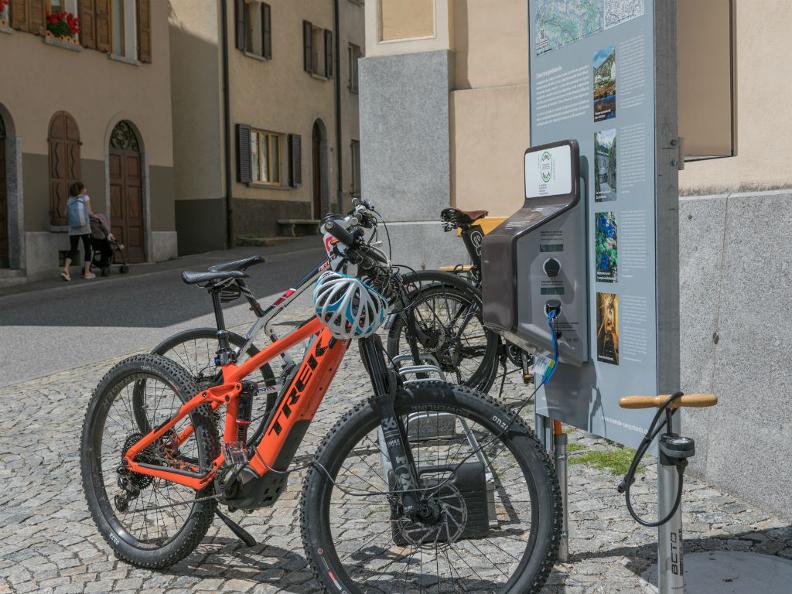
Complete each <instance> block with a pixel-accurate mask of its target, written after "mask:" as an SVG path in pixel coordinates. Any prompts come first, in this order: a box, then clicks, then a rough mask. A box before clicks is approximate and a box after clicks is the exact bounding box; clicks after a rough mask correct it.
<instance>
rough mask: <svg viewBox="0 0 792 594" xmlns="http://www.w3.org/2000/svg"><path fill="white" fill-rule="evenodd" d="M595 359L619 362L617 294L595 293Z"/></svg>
mask: <svg viewBox="0 0 792 594" xmlns="http://www.w3.org/2000/svg"><path fill="white" fill-rule="evenodd" d="M597 361H601V362H603V363H611V364H612V365H618V364H619V296H618V295H616V294H615V293H597Z"/></svg>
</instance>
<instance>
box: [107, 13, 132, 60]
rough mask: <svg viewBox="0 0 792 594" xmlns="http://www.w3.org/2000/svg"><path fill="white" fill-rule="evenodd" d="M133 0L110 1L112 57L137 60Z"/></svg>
mask: <svg viewBox="0 0 792 594" xmlns="http://www.w3.org/2000/svg"><path fill="white" fill-rule="evenodd" d="M136 12H137V10H136V6H135V0H112V5H111V8H110V15H111V22H112V35H111V37H112V40H113V41H112V43H113V48H112V51H113V55H115V56H117V57H120V58H130V59H136V58H137V23H136V16H137V15H136V14H135V13H136Z"/></svg>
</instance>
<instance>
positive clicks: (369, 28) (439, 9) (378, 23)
mask: <svg viewBox="0 0 792 594" xmlns="http://www.w3.org/2000/svg"><path fill="white" fill-rule="evenodd" d="M429 5H431V9H432V15H433V27H432V30H431V31H430V30H429V28H428V26H427V16H426V15H427V14H428V10H429V8H428V6H429ZM383 19H384V21H383ZM453 20H454V0H368V1H367V2H366V55H367V56H372V57H373V56H388V55H397V54H408V53H416V52H428V51H435V50H447V49H450V48H451V47H452V46H453V44H454V32H453V29H454V25H453ZM383 35H384V37H383Z"/></svg>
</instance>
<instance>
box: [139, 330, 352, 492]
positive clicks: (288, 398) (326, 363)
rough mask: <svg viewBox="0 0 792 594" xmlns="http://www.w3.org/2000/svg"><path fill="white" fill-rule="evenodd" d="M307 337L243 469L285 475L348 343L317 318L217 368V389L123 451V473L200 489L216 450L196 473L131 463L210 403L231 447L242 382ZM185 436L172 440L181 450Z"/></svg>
mask: <svg viewBox="0 0 792 594" xmlns="http://www.w3.org/2000/svg"><path fill="white" fill-rule="evenodd" d="M313 335H318V336H317V338H316V339H315V340H314V341H313V343H312V345H311V348H310V350H309V352H308V353H307V354H306V356H305V358H304V359H303V361H302V364H301V366H300V369H299V370H298V372H297V373H296V374H295V376H294V378H293V379H292V382H291V384H290V385H289V388H288V389H287V390H285V391H283V393H282V394H281V397H280V399H279V401H278V403H277V405H276V407H275V409H274V411H273V413H272V414H271V415H270V418H269V420H268V424H267V429H266V431H265V432H264V435H263V436H262V438H261V440H260V442H259V443H258V444H257V445H256V448H255V453H254V455H253V456H252V457H251V459H250V461H249V466H250V467H251V468H252V469H253V470H255V472H256V474H257V475H258V476H259V477H262V476H264V475H265V474H266V473H267V472H269V471H270V470H271V469H275V470H285V469H286V467H287V466H288V464H289V462H290V461H291V457H292V456H293V454H294V452H295V451H296V449H297V446H299V444H300V442H301V441H302V438H303V436H304V435H305V430H307V426H308V424H309V423H310V421H311V420H312V419H313V417H314V414H315V413H316V410H317V409H318V408H319V405H320V404H321V403H322V399H323V398H324V395H325V394H326V393H327V388H328V387H329V385H330V383H331V382H332V380H333V378H334V377H335V374H336V372H337V371H338V366H339V364H340V362H341V360H342V359H343V357H344V354H345V353H346V350H347V348H348V346H349V341H348V340H337V339H335V338H333V336H332V335H331V333H330V331H329V330H327V329H326V328H325V327H324V326H323V325H322V323H321V321H320V320H319V319H318V318H313V319H311V320H309V321H308V322H306V323H305V324H303V325H302V326H300V327H299V328H297V329H295V330H294V331H292V332H290V333H289V334H288V335H286V336H284V337H283V338H280V339H279V340H277V341H276V342H275V343H273V344H271V345H270V346H268V347H266V348H265V349H264V350H262V351H261V352H259V353H257V354H256V355H254V356H252V357H251V358H250V359H247V360H246V361H245V362H243V363H241V364H240V365H237V364H235V363H230V364H228V365H225V366H224V367H223V383H222V384H220V385H218V386H213V387H211V388H207V389H205V390H203V391H201V392H199V393H197V394H195V395H194V396H193V397H192V398H191V399H190V400H189V401H188V402H186V403H185V404H183V405H182V406H181V408H180V409H179V411H178V412H177V414H176V415H175V416H174V417H172V418H171V419H170V420H169V421H168V422H167V423H165V424H164V425H161V426H159V427H158V428H157V429H155V430H154V431H151V432H150V433H148V434H147V435H145V436H143V438H142V439H141V440H140V441H138V442H137V443H136V444H135V445H133V446H132V447H131V448H130V449H129V451H128V452H127V453H126V455H125V456H124V459H125V461H126V464H127V467H128V469H129V470H130V471H132V472H136V473H139V474H145V475H149V476H153V477H157V478H160V479H165V480H168V481H171V482H173V483H178V484H180V485H184V486H186V487H190V488H192V489H195V490H198V491H200V490H202V489H204V488H206V487H207V486H208V485H209V484H210V482H211V481H212V479H213V478H214V475H215V473H216V472H217V470H218V469H219V468H220V467H221V466H222V465H223V462H224V455H223V452H222V451H221V452H220V454H219V455H218V456H217V457H216V458H215V459H214V460H213V461H212V466H211V468H209V469H197V471H196V470H194V469H190V470H185V469H173V468H166V467H162V466H156V465H152V464H146V463H140V462H136V461H135V457H136V456H137V455H138V454H140V453H141V452H142V451H143V450H145V449H146V448H147V447H148V446H150V445H152V444H154V443H155V442H157V441H158V440H159V439H161V438H162V437H164V436H165V435H166V434H167V433H168V432H169V431H171V430H172V429H173V428H174V427H175V426H176V424H177V423H178V422H179V421H181V420H182V419H184V418H185V417H186V416H187V415H189V414H190V413H192V412H193V411H195V410H196V409H197V408H198V407H199V406H202V405H204V404H210V405H211V406H212V408H213V409H214V410H216V409H218V408H220V407H221V406H225V407H226V418H225V429H224V434H223V442H224V443H231V442H235V441H236V440H237V431H238V427H237V412H238V406H239V396H240V393H241V392H242V387H243V384H242V382H243V380H244V378H245V377H247V376H249V375H250V374H251V373H253V372H254V371H255V370H257V369H259V368H260V367H262V366H264V365H265V364H266V363H268V362H269V361H271V360H272V359H274V358H275V357H277V356H278V355H280V354H281V353H283V352H285V351H286V350H287V349H289V348H291V347H293V346H295V345H296V344H299V343H300V342H302V341H304V340H306V339H308V338H309V337H311V336H313ZM191 434H192V425H190V427H188V428H187V429H185V430H184V431H182V432H181V433H180V434H179V435H178V436H177V437H176V443H177V444H178V445H181V444H182V443H184V442H185V441H186V440H187V439H188V438H189V436H190V435H191ZM282 454H283V455H282ZM278 466H280V468H278Z"/></svg>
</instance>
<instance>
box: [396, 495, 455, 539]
mask: <svg viewBox="0 0 792 594" xmlns="http://www.w3.org/2000/svg"><path fill="white" fill-rule="evenodd" d="M422 499H423V503H424V504H425V505H426V506H427V508H428V509H431V510H433V511H434V512H435V513H434V514H433V515H434V516H435V517H434V518H428V519H427V520H426V521H416V520H413V519H411V518H409V517H407V516H406V515H404V514H403V513H402V514H401V517H399V518H398V519H397V520H395V526H394V529H395V532H396V534H397V535H398V536H401V537H402V538H403V539H404V540H405V541H406V542H407V543H409V544H411V545H413V546H416V547H420V546H429V547H435V546H437V544H438V543H444V544H447V545H448V544H453V543H455V542H456V541H457V540H459V538H460V537H461V536H462V533H463V532H464V531H465V526H466V525H467V519H468V510H467V504H466V503H465V498H464V497H463V496H462V493H461V492H460V491H459V489H458V488H457V487H456V486H455V485H454V484H453V483H451V482H446V483H445V484H443V485H442V486H441V487H440V488H439V489H438V490H437V491H429V492H428V493H427V494H426V495H425V496H424V497H423V498H422Z"/></svg>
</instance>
